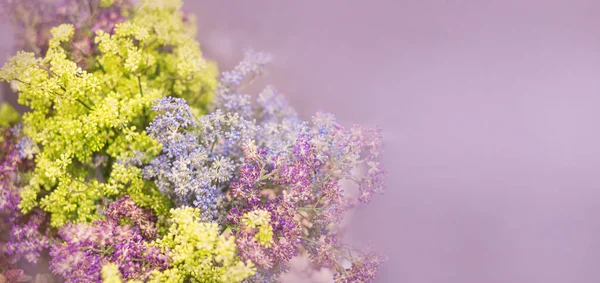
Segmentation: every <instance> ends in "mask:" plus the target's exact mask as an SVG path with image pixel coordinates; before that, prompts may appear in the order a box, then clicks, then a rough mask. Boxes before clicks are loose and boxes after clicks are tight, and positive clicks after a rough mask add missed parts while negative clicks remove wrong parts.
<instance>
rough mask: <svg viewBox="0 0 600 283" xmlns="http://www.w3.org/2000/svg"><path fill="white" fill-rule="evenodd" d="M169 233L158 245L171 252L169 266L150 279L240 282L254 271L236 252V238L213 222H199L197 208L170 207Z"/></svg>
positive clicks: (158, 241) (158, 280)
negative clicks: (170, 221)
mask: <svg viewBox="0 0 600 283" xmlns="http://www.w3.org/2000/svg"><path fill="white" fill-rule="evenodd" d="M171 217H172V222H173V223H172V224H171V227H170V228H169V232H168V234H167V235H166V236H165V237H163V238H162V239H159V240H157V243H156V244H157V245H158V246H159V247H161V248H162V249H163V250H165V251H167V250H169V251H170V252H171V258H172V259H173V263H172V264H171V268H170V269H167V270H165V271H163V272H156V273H155V274H154V276H153V282H241V281H242V280H244V279H246V278H249V277H250V276H252V275H254V274H255V269H254V266H253V265H252V263H251V262H250V261H248V262H244V261H242V260H241V259H240V257H239V255H238V253H237V247H236V243H235V238H234V237H233V236H229V237H227V236H225V235H222V234H220V232H219V226H218V224H216V223H202V222H200V210H199V209H197V208H191V207H185V206H184V207H182V208H178V209H174V210H172V211H171Z"/></svg>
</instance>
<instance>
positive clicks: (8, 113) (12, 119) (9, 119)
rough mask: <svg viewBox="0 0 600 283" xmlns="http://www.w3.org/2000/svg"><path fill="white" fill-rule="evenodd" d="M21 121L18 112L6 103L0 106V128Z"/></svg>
mask: <svg viewBox="0 0 600 283" xmlns="http://www.w3.org/2000/svg"><path fill="white" fill-rule="evenodd" d="M20 119H21V115H19V112H17V110H15V109H14V108H12V106H10V105H9V104H7V103H2V104H0V127H8V126H9V125H12V124H15V123H17V122H18V121H19V120H20Z"/></svg>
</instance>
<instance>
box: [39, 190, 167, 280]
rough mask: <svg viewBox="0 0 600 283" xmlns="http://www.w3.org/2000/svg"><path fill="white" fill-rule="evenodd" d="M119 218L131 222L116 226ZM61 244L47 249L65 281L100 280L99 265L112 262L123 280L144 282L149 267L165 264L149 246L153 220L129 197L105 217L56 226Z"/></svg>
mask: <svg viewBox="0 0 600 283" xmlns="http://www.w3.org/2000/svg"><path fill="white" fill-rule="evenodd" d="M122 220H127V221H129V222H131V223H132V224H124V225H120V222H122ZM59 235H60V237H61V238H62V239H63V240H64V243H60V244H55V245H53V246H52V247H51V248H50V256H51V257H52V260H51V262H50V269H51V270H52V272H54V273H55V274H58V275H61V276H62V277H64V278H65V280H66V282H102V281H101V271H102V267H103V266H104V265H106V264H108V263H113V264H116V265H117V266H118V268H119V271H120V273H121V275H122V276H123V278H124V279H131V280H140V281H144V280H146V279H148V277H149V276H150V271H152V270H163V269H165V268H167V267H168V264H169V258H168V256H167V255H166V254H165V253H163V252H162V251H161V250H160V249H159V248H157V247H154V246H151V245H149V243H150V241H151V240H153V239H154V238H155V237H156V230H155V228H154V223H153V222H152V221H151V219H149V215H148V214H147V213H145V212H143V211H142V210H141V209H140V208H138V207H137V206H136V205H135V204H134V203H133V202H132V201H131V199H129V197H125V198H123V199H121V200H118V201H116V202H113V203H112V204H111V205H110V206H109V208H108V210H107V211H106V219H105V220H101V221H96V222H94V223H93V224H87V223H77V224H71V223H69V224H67V225H66V226H63V227H62V228H61V229H60V232H59Z"/></svg>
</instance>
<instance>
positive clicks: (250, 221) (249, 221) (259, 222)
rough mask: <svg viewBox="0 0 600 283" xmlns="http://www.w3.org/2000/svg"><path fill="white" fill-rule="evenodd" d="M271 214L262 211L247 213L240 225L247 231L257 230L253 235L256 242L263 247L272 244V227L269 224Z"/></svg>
mask: <svg viewBox="0 0 600 283" xmlns="http://www.w3.org/2000/svg"><path fill="white" fill-rule="evenodd" d="M270 219H271V213H270V212H268V211H266V210H264V209H256V210H253V211H250V212H247V213H245V214H244V216H243V217H242V224H243V226H244V227H245V228H247V229H257V230H258V231H257V232H256V234H254V238H255V239H256V241H257V242H258V243H259V244H261V245H263V246H264V247H269V246H270V245H271V244H272V243H273V227H272V226H271V225H270V224H269V220H270Z"/></svg>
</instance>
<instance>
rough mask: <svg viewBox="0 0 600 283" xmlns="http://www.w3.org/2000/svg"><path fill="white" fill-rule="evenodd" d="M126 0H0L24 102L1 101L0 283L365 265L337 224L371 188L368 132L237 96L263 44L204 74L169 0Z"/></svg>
mask: <svg viewBox="0 0 600 283" xmlns="http://www.w3.org/2000/svg"><path fill="white" fill-rule="evenodd" d="M139 2H140V3H137V4H134V3H133V2H130V1H129V0H64V3H62V4H60V5H51V4H44V3H43V2H40V1H32V0H20V1H15V0H3V5H4V7H5V8H8V10H10V12H11V14H12V15H13V17H12V20H13V22H14V24H15V26H16V27H18V28H19V33H18V34H19V41H18V45H19V48H20V49H23V50H24V51H19V52H17V54H16V55H15V56H14V57H12V58H11V59H10V60H8V62H7V63H6V64H5V65H4V67H3V68H2V69H1V70H0V79H1V80H2V81H6V82H8V83H10V86H11V88H12V89H13V90H14V91H15V92H16V93H17V94H18V102H19V103H20V104H22V105H24V106H26V107H28V110H27V111H25V113H24V114H23V115H20V114H19V113H18V112H17V111H15V110H14V109H12V108H11V107H10V106H8V105H7V104H4V105H2V106H1V108H0V131H1V132H2V137H1V138H0V139H1V140H0V217H1V219H0V222H1V224H0V228H1V229H2V231H3V233H0V234H2V235H1V237H2V238H0V282H24V281H31V282H34V281H35V282H62V281H65V282H272V281H279V280H281V276H282V274H285V273H286V272H288V271H289V269H290V261H291V260H292V258H295V257H305V258H308V259H309V260H310V266H311V268H312V269H314V270H322V269H327V270H331V273H332V274H333V277H332V279H334V280H335V281H336V282H369V281H371V280H373V278H374V277H375V275H376V272H377V270H378V267H379V265H380V263H381V262H382V261H383V256H382V255H380V254H379V253H377V252H375V251H374V250H373V249H369V248H354V247H350V246H348V245H346V244H344V243H343V242H342V240H343V239H342V235H343V230H344V229H343V228H344V226H343V219H344V218H345V216H347V215H348V213H349V212H351V211H353V210H354V209H355V208H357V207H359V206H361V205H362V204H366V203H369V201H370V200H371V197H372V196H373V195H374V194H377V193H381V192H383V187H384V178H385V170H384V168H383V167H382V165H381V163H380V162H379V161H378V155H379V153H380V149H381V147H382V143H381V134H380V130H379V129H377V128H362V127H359V126H354V127H351V128H346V127H343V126H342V125H340V124H338V123H337V122H336V120H335V118H334V116H332V115H331V114H326V113H317V114H316V115H315V116H314V117H313V118H312V119H310V120H308V121H304V120H302V119H301V118H300V117H299V115H298V114H297V113H296V112H295V111H294V109H293V108H292V107H290V105H288V104H287V103H286V101H285V99H284V98H283V96H281V94H279V93H278V92H277V90H276V89H275V88H274V87H271V86H269V87H266V88H265V89H264V90H263V91H262V92H260V94H258V95H257V96H250V95H248V94H245V93H244V92H243V91H244V89H245V87H247V86H248V85H249V84H250V83H252V81H253V79H254V78H256V77H258V76H260V75H261V74H262V73H263V70H264V66H265V65H266V64H268V63H269V61H270V60H271V57H270V56H269V55H268V54H263V53H259V52H253V51H248V52H247V53H246V54H245V56H244V59H243V60H242V61H241V62H240V63H239V64H238V65H237V66H236V67H235V68H233V69H232V70H230V71H224V72H222V73H220V74H219V72H218V71H217V68H216V65H215V64H214V63H212V62H209V61H207V60H206V59H205V58H204V56H203V55H202V53H201V50H200V45H199V43H198V42H197V41H196V40H195V21H194V17H193V15H189V14H185V13H183V12H181V7H182V1H181V0H141V1H139ZM342 183H343V184H344V186H342ZM352 183H353V184H354V185H345V184H352ZM43 262H46V263H47V266H45V265H44V264H43ZM28 264H29V265H30V266H29V267H27V265H28ZM31 266H33V270H35V272H34V273H33V274H31V275H27V274H30V273H29V272H28V273H27V274H26V273H25V270H28V268H29V269H32V268H31ZM44 266H45V267H44ZM44 269H45V271H44Z"/></svg>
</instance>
